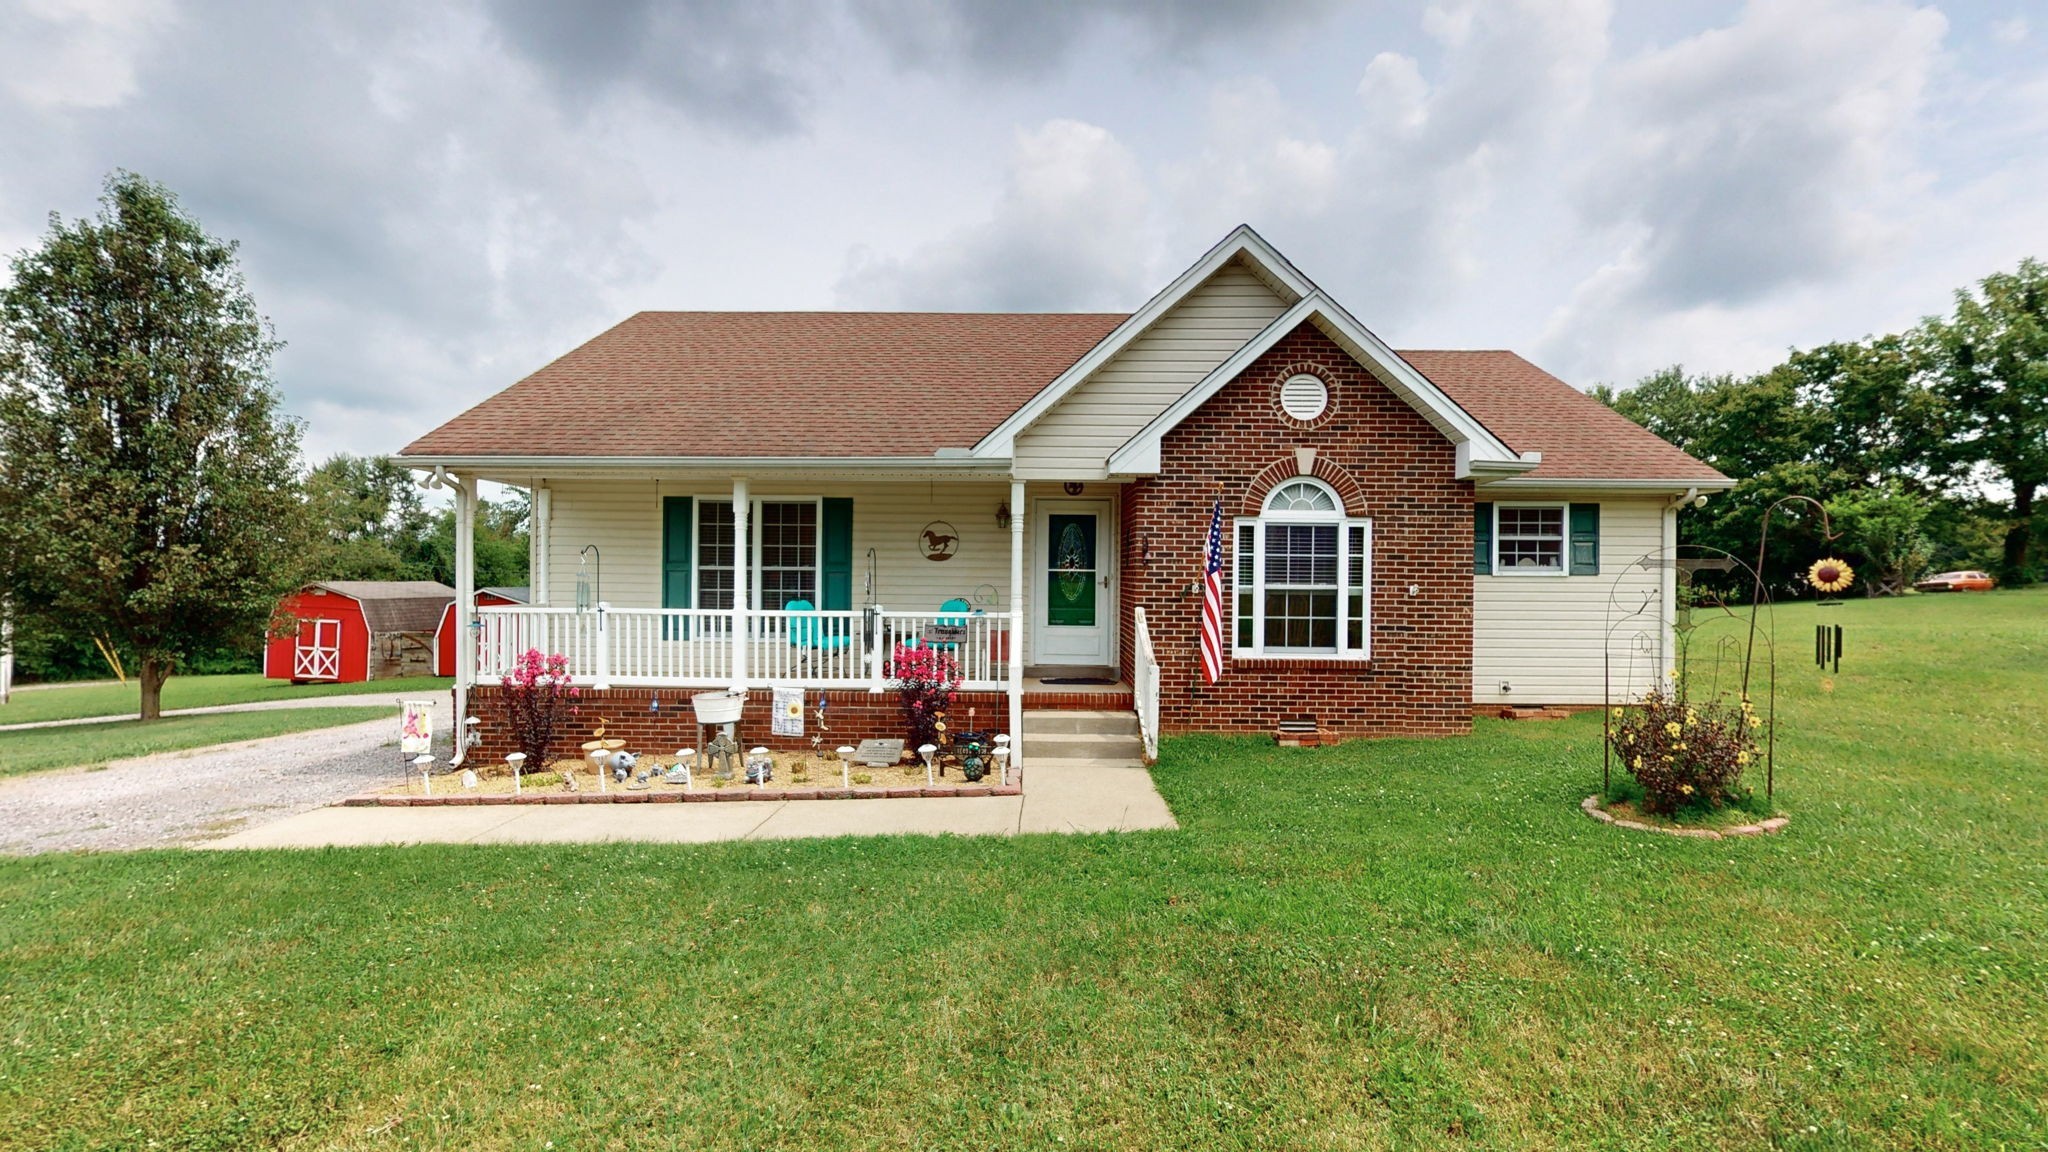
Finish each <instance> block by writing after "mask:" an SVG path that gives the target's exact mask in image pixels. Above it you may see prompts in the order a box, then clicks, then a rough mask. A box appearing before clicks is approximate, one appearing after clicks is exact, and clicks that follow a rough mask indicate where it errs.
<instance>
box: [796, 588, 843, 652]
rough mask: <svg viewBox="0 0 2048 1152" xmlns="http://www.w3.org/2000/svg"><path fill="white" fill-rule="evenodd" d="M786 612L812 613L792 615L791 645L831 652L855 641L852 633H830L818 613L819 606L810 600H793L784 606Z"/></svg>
mask: <svg viewBox="0 0 2048 1152" xmlns="http://www.w3.org/2000/svg"><path fill="white" fill-rule="evenodd" d="M782 610H783V611H784V612H798V613H811V615H799V616H791V617H790V620H789V646H790V647H792V648H804V649H809V650H814V651H822V652H831V651H836V650H837V649H840V648H845V647H847V646H849V645H851V644H852V643H853V636H852V635H851V634H850V633H847V632H844V631H839V632H834V633H830V634H828V633H827V631H826V629H825V624H826V622H825V621H824V620H822V619H820V618H819V617H818V616H817V615H816V613H817V611H818V609H817V606H816V605H814V604H812V603H811V602H810V601H809V600H791V601H790V602H789V603H787V604H784V605H783V606H782Z"/></svg>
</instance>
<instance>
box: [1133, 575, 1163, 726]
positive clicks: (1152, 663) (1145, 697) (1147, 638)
mask: <svg viewBox="0 0 2048 1152" xmlns="http://www.w3.org/2000/svg"><path fill="white" fill-rule="evenodd" d="M1131 631H1132V633H1133V640H1132V645H1131V646H1132V647H1133V648H1135V649H1136V650H1137V651H1136V654H1135V656H1134V658H1133V659H1132V661H1131V674H1132V678H1133V679H1134V680H1135V681H1136V683H1134V684H1132V685H1131V695H1132V698H1133V702H1134V703H1136V704H1137V706H1138V734H1139V735H1140V736H1142V737H1143V738H1144V740H1145V759H1146V761H1147V762H1148V763H1149V762H1151V761H1154V760H1157V759H1159V660H1158V658H1157V657H1155V656H1154V655H1153V654H1152V629H1151V627H1150V626H1149V625H1147V624H1146V623H1145V610H1144V609H1143V608H1134V609H1132V625H1131Z"/></svg>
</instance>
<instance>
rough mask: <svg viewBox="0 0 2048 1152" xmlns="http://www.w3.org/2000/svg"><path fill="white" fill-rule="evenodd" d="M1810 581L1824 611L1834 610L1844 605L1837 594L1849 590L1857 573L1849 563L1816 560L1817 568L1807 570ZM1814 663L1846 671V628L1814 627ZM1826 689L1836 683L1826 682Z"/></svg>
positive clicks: (1814, 566) (1836, 625)
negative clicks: (1843, 641) (1844, 635)
mask: <svg viewBox="0 0 2048 1152" xmlns="http://www.w3.org/2000/svg"><path fill="white" fill-rule="evenodd" d="M1806 582H1807V583H1808V584H1811V585H1813V588H1814V591H1816V592H1819V593H1820V606H1821V607H1822V608H1833V607H1836V606H1837V605H1839V604H1841V601H1840V600H1837V599H1835V594H1836V593H1837V592H1841V591H1844V590H1846V589H1847V588H1848V587H1849V585H1851V584H1854V583H1855V582H1856V572H1855V570H1854V569H1852V568H1850V567H1849V565H1848V563H1847V562H1846V561H1842V560H1837V559H1835V558H1834V557H1832V556H1831V557H1828V558H1827V559H1825V560H1815V561H1814V562H1813V567H1811V568H1808V569H1807V570H1806ZM1813 662H1814V663H1815V664H1818V665H1820V667H1821V670H1822V671H1824V672H1825V671H1829V670H1830V669H1829V665H1830V664H1832V665H1833V666H1834V667H1833V669H1832V671H1835V672H1840V671H1841V670H1842V626H1841V625H1840V624H1825V623H1823V624H1815V625H1814V626H1813ZM1822 687H1824V688H1827V689H1830V690H1832V689H1833V687H1834V685H1833V684H1832V683H1825V684H1823V685H1822Z"/></svg>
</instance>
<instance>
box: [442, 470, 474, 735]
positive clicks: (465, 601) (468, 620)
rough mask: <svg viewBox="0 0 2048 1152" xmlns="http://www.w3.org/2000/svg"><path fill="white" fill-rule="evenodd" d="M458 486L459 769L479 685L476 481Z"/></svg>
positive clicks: (454, 729)
mask: <svg viewBox="0 0 2048 1152" xmlns="http://www.w3.org/2000/svg"><path fill="white" fill-rule="evenodd" d="M450 479H452V480H453V481H454V483H455V715H454V716H453V717H451V718H450V719H449V731H450V732H451V733H453V735H454V738H455V753H454V755H453V756H452V757H451V758H450V759H449V761H448V762H449V764H450V765H451V766H455V765H460V764H461V763H462V761H463V758H464V757H465V756H467V755H468V752H469V750H468V749H467V748H464V747H463V746H462V737H463V731H464V729H463V725H462V720H463V718H464V717H466V716H468V715H469V690H470V688H471V687H473V686H474V685H475V684H476V637H477V632H476V629H475V628H472V627H471V626H470V625H471V624H472V623H474V622H475V620H476V477H474V476H455V477H450Z"/></svg>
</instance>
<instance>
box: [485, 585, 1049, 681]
mask: <svg viewBox="0 0 2048 1152" xmlns="http://www.w3.org/2000/svg"><path fill="white" fill-rule="evenodd" d="M477 617H478V621H479V623H480V625H481V626H480V628H479V629H478V635H477V679H478V681H479V682H480V683H486V684H488V683H493V682H495V681H496V680H498V679H499V678H500V677H502V676H504V675H505V674H506V673H507V672H509V671H510V670H511V668H512V665H513V664H514V663H515V662H516V661H517V660H518V658H519V656H520V655H521V654H522V653H524V652H525V651H527V650H528V649H530V648H537V649H539V650H541V651H542V652H546V653H556V652H559V653H561V654H562V655H563V656H566V657H568V660H569V673H570V675H572V676H574V677H575V678H576V680H577V681H578V682H580V683H583V684H611V685H616V686H627V687H677V688H688V687H726V686H728V685H730V684H732V683H733V680H734V676H733V655H734V653H733V644H732V635H733V633H732V629H733V614H732V613H731V612H730V611H726V610H723V609H698V608H598V609H593V610H590V611H577V610H576V609H573V608H536V607H524V606H520V607H493V608H481V609H478V611H477ZM899 645H901V646H910V647H931V648H937V649H939V650H942V651H944V652H947V653H948V654H950V655H951V656H953V658H954V659H955V661H956V662H957V663H958V665H959V669H960V678H961V684H960V686H961V687H962V688H964V689H969V690H973V691H1001V690H1003V689H1005V688H1007V687H1008V685H1009V660H1010V653H1011V651H1012V650H1013V645H1012V643H1011V634H1010V618H1009V616H1008V614H1002V615H993V616H991V615H977V614H975V613H973V612H945V611H930V612H889V611H885V610H883V609H880V608H875V609H866V610H861V609H853V610H844V609H839V610H820V611H814V612H787V611H781V610H768V611H749V612H748V613H747V648H746V677H745V679H746V683H747V684H748V685H749V686H762V687H767V686H775V685H802V686H805V687H813V688H868V689H872V690H876V691H880V690H881V689H883V688H885V687H887V685H888V681H889V680H891V679H892V678H894V676H895V668H894V663H895V651H896V649H897V647H898V646H899Z"/></svg>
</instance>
